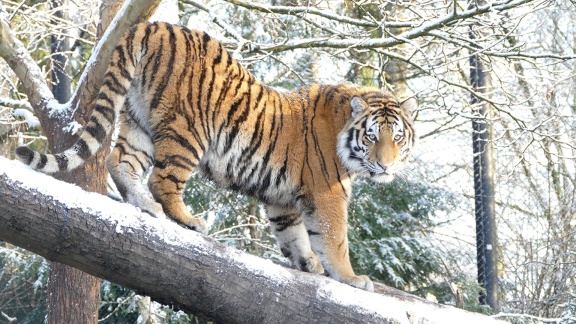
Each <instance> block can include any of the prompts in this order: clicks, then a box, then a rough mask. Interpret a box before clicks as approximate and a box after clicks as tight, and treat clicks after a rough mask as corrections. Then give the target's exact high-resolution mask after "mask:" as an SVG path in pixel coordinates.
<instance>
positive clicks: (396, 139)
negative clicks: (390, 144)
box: [394, 135, 404, 142]
mask: <svg viewBox="0 0 576 324" xmlns="http://www.w3.org/2000/svg"><path fill="white" fill-rule="evenodd" d="M403 138H404V136H402V135H396V136H394V142H400V141H401V140H402V139H403Z"/></svg>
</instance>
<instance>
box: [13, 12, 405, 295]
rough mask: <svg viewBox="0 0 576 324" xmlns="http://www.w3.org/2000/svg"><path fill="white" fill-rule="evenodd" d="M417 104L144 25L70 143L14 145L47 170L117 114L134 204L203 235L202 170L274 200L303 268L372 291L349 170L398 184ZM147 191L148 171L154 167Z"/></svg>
mask: <svg viewBox="0 0 576 324" xmlns="http://www.w3.org/2000/svg"><path fill="white" fill-rule="evenodd" d="M413 105H414V103H413V102H412V101H406V102H404V103H399V102H398V101H397V100H396V99H395V98H394V96H393V95H392V94H390V93H388V92H385V91H382V90H379V89H376V88H370V87H359V86H354V85H333V86H321V85H311V86H309V87H305V88H302V89H299V90H298V91H295V92H280V91H277V90H274V89H272V88H269V87H267V86H265V85H263V84H261V83H260V82H259V81H257V80H256V79H255V78H254V76H253V75H252V74H251V73H249V72H248V71H247V70H246V69H245V68H243V67H242V66H241V65H240V64H238V62H237V61H236V60H235V59H233V58H232V57H231V55H230V54H229V53H228V52H227V51H226V50H225V49H224V47H223V46H222V45H221V44H220V43H219V42H217V41H216V40H214V39H212V38H211V37H210V36H208V35H207V34H206V33H204V32H200V31H191V30H189V29H187V28H184V27H178V26H173V25H169V24H164V23H154V24H140V25H137V26H135V27H134V28H132V29H131V30H130V31H129V32H128V33H127V34H126V35H125V36H124V37H123V38H122V40H121V41H120V42H119V44H118V45H117V46H116V48H115V51H114V54H113V57H112V59H111V63H110V66H109V69H108V71H107V73H106V76H105V79H104V82H103V86H102V88H101V91H100V94H99V96H98V99H97V102H96V107H95V109H94V113H93V115H92V117H91V119H90V121H89V123H88V124H87V125H86V127H85V130H84V132H83V133H82V135H81V136H80V139H79V141H78V142H77V143H76V144H75V145H74V146H73V147H72V148H70V149H69V150H67V151H65V152H63V153H61V154H56V155H44V154H39V153H35V152H32V151H31V150H29V149H27V148H19V149H17V155H18V156H19V158H20V159H21V160H22V161H23V162H25V163H27V164H29V165H31V166H32V167H33V168H36V169H38V170H41V171H43V172H48V173H50V172H55V171H63V170H70V169H72V168H74V167H77V166H78V165H80V164H82V163H83V161H85V160H86V159H88V158H90V156H92V155H93V154H94V153H95V152H96V151H97V150H98V149H99V148H100V143H101V142H103V140H104V139H105V138H106V136H108V135H109V134H110V133H111V132H112V130H113V128H114V125H115V123H114V121H115V119H116V116H118V119H119V120H120V123H119V124H120V131H119V135H118V140H117V142H116V145H115V147H114V149H113V150H112V153H111V154H110V155H109V157H108V158H107V160H106V164H107V167H108V170H109V172H110V174H111V176H112V178H113V180H114V182H115V184H116V186H117V188H118V190H119V191H120V193H121V194H122V196H123V198H124V199H125V201H127V202H130V203H132V204H134V205H136V206H138V207H140V208H142V209H143V210H144V211H146V212H148V213H150V214H151V215H154V216H156V217H164V215H168V216H170V217H171V218H173V219H174V220H176V221H178V222H179V223H181V224H183V225H185V226H188V227H189V228H191V229H194V230H197V231H200V232H204V233H205V232H206V225H205V223H204V221H203V220H202V219H199V218H196V217H193V216H192V215H191V214H190V212H189V211H188V210H187V209H186V206H185V205H184V203H183V202H182V198H181V194H182V192H183V190H184V187H185V184H186V182H187V181H188V179H189V177H190V175H191V174H192V172H194V171H195V170H200V171H201V172H202V173H203V174H205V175H206V176H207V177H209V178H210V179H212V180H214V182H215V183H217V184H218V185H220V186H222V187H226V188H230V189H233V190H236V191H240V192H242V193H245V194H248V195H251V196H254V197H256V198H258V199H260V200H261V201H262V202H264V203H265V205H266V209H267V216H268V218H269V219H270V223H271V227H272V231H273V232H274V234H275V236H276V238H277V240H278V242H279V245H280V248H281V250H282V253H283V254H284V255H285V256H286V257H288V258H289V259H290V260H291V261H292V264H293V265H294V267H295V268H298V269H301V270H304V271H309V272H315V273H323V272H326V273H327V274H329V275H330V276H332V277H334V278H335V279H337V280H339V281H342V282H345V283H348V284H351V285H353V286H356V287H360V288H363V289H368V290H371V289H372V283H371V282H370V280H369V279H368V278H367V277H365V276H356V275H355V274H354V272H353V270H352V268H351V265H350V261H349V258H348V241H347V237H346V218H347V216H346V215H347V206H348V199H349V196H350V191H351V177H352V176H353V175H355V174H360V175H367V176H370V177H372V178H373V179H374V180H375V181H389V180H390V177H391V176H392V175H393V174H394V173H395V172H397V171H398V170H399V169H400V168H401V165H402V164H404V163H405V162H406V160H407V158H408V156H409V155H410V150H411V147H412V146H413V144H414V140H415V137H414V132H413V128H412V123H411V120H410V117H409V114H408V111H409V109H410V108H411V107H410V106H413ZM152 166H153V168H152V172H151V174H150V177H149V180H148V187H149V192H150V193H151V194H152V197H153V198H154V199H152V198H151V197H150V196H149V193H148V191H147V190H146V189H145V188H144V187H143V185H142V183H143V176H144V173H145V172H146V171H147V170H148V169H149V168H150V167H152Z"/></svg>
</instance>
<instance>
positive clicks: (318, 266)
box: [295, 253, 324, 274]
mask: <svg viewBox="0 0 576 324" xmlns="http://www.w3.org/2000/svg"><path fill="white" fill-rule="evenodd" d="M295 268H297V269H298V270H300V271H304V272H310V273H315V274H323V273H324V267H323V266H322V263H321V262H320V259H319V258H318V256H316V254H314V253H312V254H311V255H310V256H308V257H300V258H299V260H298V264H297V265H295Z"/></svg>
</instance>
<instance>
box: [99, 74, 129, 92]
mask: <svg viewBox="0 0 576 324" xmlns="http://www.w3.org/2000/svg"><path fill="white" fill-rule="evenodd" d="M104 78H105V79H104V83H103V85H102V86H107V87H108V89H109V90H110V91H112V92H114V93H116V94H121V95H125V94H126V88H124V86H123V85H122V84H121V83H120V81H118V78H116V76H115V75H114V73H113V72H111V71H108V72H106V75H105V76H104Z"/></svg>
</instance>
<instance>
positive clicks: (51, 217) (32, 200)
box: [0, 158, 497, 323]
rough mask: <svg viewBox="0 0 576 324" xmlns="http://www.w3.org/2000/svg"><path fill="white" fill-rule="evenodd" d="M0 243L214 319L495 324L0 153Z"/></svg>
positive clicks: (252, 321)
mask: <svg viewBox="0 0 576 324" xmlns="http://www.w3.org/2000/svg"><path fill="white" fill-rule="evenodd" d="M0 240H5V241H7V242H10V243H12V244H15V245H18V246H21V247H24V248H26V249H29V250H30V251H33V252H35V253H38V254H40V255H42V256H44V257H46V258H47V259H49V260H52V261H58V262H61V263H64V264H67V265H70V266H73V267H76V268H78V269H81V270H82V271H85V272H87V273H90V274H92V275H95V276H98V277H102V278H104V279H107V280H110V281H112V282H115V283H118V284H120V285H123V286H125V287H128V288H131V289H134V290H136V291H137V292H139V293H141V294H145V295H149V296H151V297H152V298H153V299H154V300H157V301H159V302H161V303H164V304H170V305H173V306H175V307H176V308H178V309H182V310H184V311H187V312H191V313H193V314H196V315H200V316H202V317H205V318H208V319H212V320H214V321H216V322H217V323H232V322H233V323H286V322H289V323H304V322H306V323H311V322H321V323H450V322H452V323H470V322H476V323H490V322H497V321H496V320H494V319H491V318H489V317H486V316H483V315H479V314H473V313H468V312H465V311H462V310H459V309H456V308H453V307H449V306H442V305H437V304H434V303H430V302H427V301H425V300H422V299H420V298H417V297H414V296H411V295H408V294H406V293H402V292H400V291H397V290H394V289H391V288H384V289H381V291H384V293H383V294H376V293H370V292H366V291H363V290H359V289H356V288H352V287H350V286H347V285H343V284H341V283H338V282H336V281H334V280H331V279H329V278H326V277H323V276H318V275H312V274H307V273H303V272H299V271H295V270H291V269H287V268H284V267H282V266H279V265H276V264H274V263H272V262H271V261H267V260H263V259H260V258H258V257H255V256H251V255H248V254H246V253H243V252H240V251H238V250H236V249H234V248H231V247H226V246H224V245H222V244H220V243H218V242H215V241H214V240H212V239H210V238H208V237H205V236H202V235H200V234H198V233H196V232H192V231H190V230H187V229H184V228H182V227H180V226H178V225H177V224H175V223H173V222H171V221H169V220H166V219H154V218H152V217H150V216H148V215H147V214H143V213H141V212H140V211H139V210H138V209H136V208H135V207H133V206H130V205H127V204H122V203H118V202H115V201H113V200H111V199H108V198H107V197H105V196H102V195H99V194H95V193H87V192H84V191H82V190H81V189H79V188H78V187H76V186H73V185H71V184H67V183H64V182H60V181H57V180H54V179H52V178H50V177H48V176H45V175H43V174H39V173H36V172H34V171H31V170H30V169H28V168H26V167H24V166H23V165H20V164H19V163H18V162H15V161H8V160H6V159H4V158H0Z"/></svg>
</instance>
